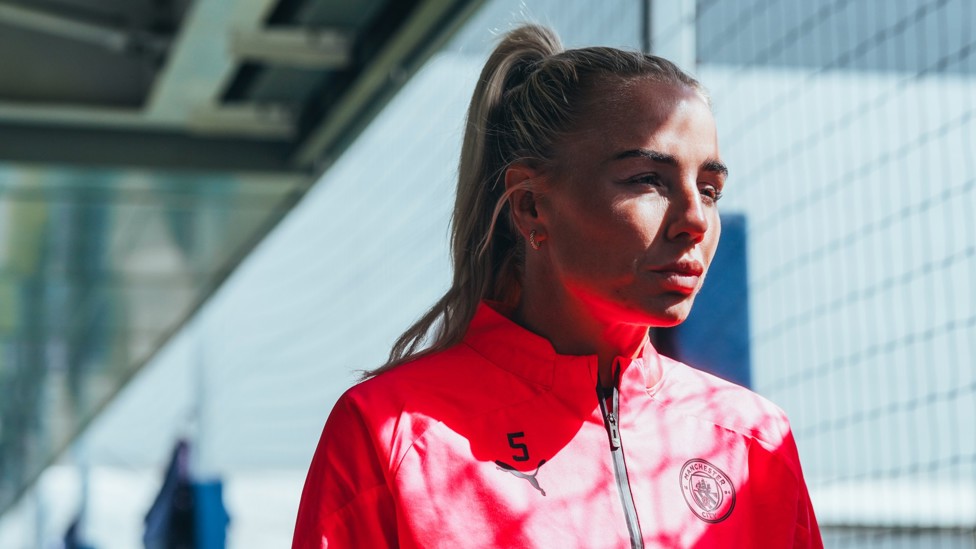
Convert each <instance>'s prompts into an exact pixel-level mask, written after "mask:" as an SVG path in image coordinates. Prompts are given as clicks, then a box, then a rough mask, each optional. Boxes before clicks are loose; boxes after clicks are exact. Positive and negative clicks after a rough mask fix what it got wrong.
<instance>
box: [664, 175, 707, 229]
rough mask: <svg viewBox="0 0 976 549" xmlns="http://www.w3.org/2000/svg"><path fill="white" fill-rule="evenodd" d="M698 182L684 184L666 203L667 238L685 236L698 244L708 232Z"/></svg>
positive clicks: (704, 207)
mask: <svg viewBox="0 0 976 549" xmlns="http://www.w3.org/2000/svg"><path fill="white" fill-rule="evenodd" d="M703 200H704V199H703V197H702V195H701V193H700V192H699V191H698V184H697V183H694V182H693V183H692V184H684V185H681V188H680V189H676V191H675V192H674V193H672V196H671V200H670V203H669V205H668V231H667V235H668V239H670V240H679V239H682V238H686V239H688V240H690V241H691V242H692V243H693V244H698V243H699V242H701V241H702V239H704V238H705V233H706V232H708V216H707V215H706V213H707V212H706V211H705V209H706V206H705V203H704V202H703Z"/></svg>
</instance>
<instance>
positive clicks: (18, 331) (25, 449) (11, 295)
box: [0, 165, 308, 511]
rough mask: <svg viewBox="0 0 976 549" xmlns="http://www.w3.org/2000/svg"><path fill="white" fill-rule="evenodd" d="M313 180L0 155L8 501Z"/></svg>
mask: <svg viewBox="0 0 976 549" xmlns="http://www.w3.org/2000/svg"><path fill="white" fill-rule="evenodd" d="M307 184H308V182H307V181H306V180H305V179H304V178H300V177H291V176H282V175H274V176H271V175H268V176H263V177H258V176H247V177H243V176H227V175H207V174H149V173H145V172H134V171H118V170H72V169H62V168H56V169H41V168H27V167H19V166H11V165H6V166H0V395H2V396H0V511H2V510H3V509H5V508H7V506H9V505H10V504H11V503H12V501H13V500H14V499H15V498H16V497H17V495H18V493H19V492H20V490H21V489H22V488H23V487H24V486H25V485H26V483H28V482H29V481H30V480H31V479H32V478H33V477H34V476H35V475H37V474H38V473H39V472H40V471H41V469H42V468H43V467H44V466H45V465H46V464H47V463H49V462H50V461H51V460H52V459H53V458H54V457H55V456H56V455H57V453H58V452H60V451H61V450H62V449H63V448H64V447H65V446H66V444H67V443H68V442H69V441H70V440H71V438H72V437H73V436H74V434H75V433H76V432H77V430H78V429H79V428H80V427H81V426H82V425H83V424H84V423H85V422H86V421H87V420H88V418H89V417H91V415H92V414H93V412H94V410H96V409H98V408H99V407H101V406H102V405H103V404H104V403H105V402H107V400H108V399H109V398H111V397H112V396H113V395H114V394H115V393H116V392H117V390H118V389H119V388H120V387H121V386H122V384H124V383H125V381H126V380H128V379H129V378H130V377H131V375H132V374H133V373H134V372H135V371H136V370H137V369H138V368H139V367H140V366H141V365H142V364H144V363H145V362H146V361H147V360H148V359H149V358H150V357H151V355H152V353H154V352H155V350H156V349H158V348H159V347H160V346H161V345H162V344H163V343H164V342H165V341H166V340H167V339H168V337H169V336H170V334H171V333H173V331H174V330H175V328H176V327H178V326H179V325H180V324H181V323H182V322H183V321H184V320H185V319H186V318H187V317H188V315H190V314H191V313H192V311H193V310H194V309H195V307H196V306H197V304H198V303H201V302H202V301H203V300H205V299H206V297H207V296H208V295H209V293H210V292H212V291H213V289H214V286H215V284H217V283H219V282H220V281H221V280H222V278H223V275H224V273H226V272H227V271H228V270H229V269H231V268H232V267H233V266H234V263H236V261H238V259H239V258H240V257H242V256H243V255H244V254H245V253H246V252H247V251H248V249H249V247H250V246H251V245H252V244H253V243H254V242H256V241H258V240H259V239H260V237H262V236H263V233H264V231H266V230H267V228H268V227H270V226H272V225H273V223H274V222H275V221H277V220H278V219H280V218H281V216H283V215H284V213H285V211H286V210H287V209H288V208H289V207H290V205H291V204H292V203H293V202H294V196H295V195H296V193H301V192H303V191H304V189H305V188H306V187H307Z"/></svg>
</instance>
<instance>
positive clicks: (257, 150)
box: [0, 0, 976, 549]
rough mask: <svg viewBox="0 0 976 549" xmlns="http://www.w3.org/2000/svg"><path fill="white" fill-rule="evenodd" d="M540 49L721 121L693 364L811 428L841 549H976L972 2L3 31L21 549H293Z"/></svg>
mask: <svg viewBox="0 0 976 549" xmlns="http://www.w3.org/2000/svg"><path fill="white" fill-rule="evenodd" d="M525 21H531V22H539V23H543V24H546V25H550V26H551V27H553V28H554V29H555V30H556V31H557V32H558V33H559V34H560V35H561V37H562V38H563V40H564V43H565V44H566V45H567V46H569V47H576V46H585V45H610V46H619V47H624V48H630V49H642V50H645V51H651V52H653V53H656V54H659V55H663V56H665V57H668V58H670V59H672V60H674V61H676V62H678V63H679V64H680V65H682V66H683V67H685V68H686V69H687V70H689V71H690V72H693V73H694V74H696V75H697V76H698V78H699V79H700V80H701V81H702V82H703V83H704V84H705V86H706V87H707V88H708V89H709V90H710V92H711V96H712V99H713V103H714V112H715V115H716V118H717V123H718V128H719V133H720V142H721V149H722V154H723V159H724V161H725V162H726V163H727V164H728V165H729V167H730V171H731V176H730V179H729V184H728V186H727V188H726V193H725V198H724V199H723V201H722V203H721V208H722V212H723V217H724V218H725V220H726V226H727V227H728V228H729V230H728V232H727V233H726V234H724V235H723V242H722V244H721V245H720V256H721V261H722V262H723V263H724V268H721V269H720V268H717V267H716V268H715V269H714V270H713V274H712V275H711V276H710V278H709V283H708V285H707V287H706V288H705V290H704V291H703V295H702V296H701V298H700V303H698V304H697V305H696V310H695V311H694V313H693V316H692V318H691V319H689V322H688V323H687V325H686V326H683V327H682V328H680V329H679V330H677V331H676V332H675V333H673V334H671V335H672V336H673V337H668V338H665V339H666V340H667V341H669V342H670V343H669V344H668V345H667V346H668V348H669V349H668V350H669V352H672V353H674V354H677V355H679V356H680V357H682V358H683V359H685V360H687V361H689V362H692V363H693V364H695V365H697V366H700V367H703V368H706V369H711V370H714V371H717V372H719V373H720V374H722V375H725V376H726V377H729V378H731V379H734V380H736V381H738V382H740V383H743V384H746V385H749V386H751V387H752V388H753V389H754V390H755V391H757V392H759V393H761V394H763V395H765V396H767V397H768V398H770V399H771V400H773V401H774V402H776V403H777V404H779V405H780V406H781V407H783V408H784V409H785V410H786V411H787V412H788V413H789V415H790V418H791V420H792V422H793V427H794V431H795V435H796V439H797V443H798V445H799V449H800V454H801V457H802V459H803V463H804V467H805V472H806V476H807V481H808V484H809V485H810V489H811V492H812V497H813V501H814V506H815V509H816V511H817V513H818V516H819V519H820V522H821V527H822V529H823V532H824V536H825V541H826V543H827V545H828V547H844V548H909V547H912V548H914V547H919V548H933V547H936V548H951V549H956V548H974V547H976V350H974V346H976V221H974V218H973V211H974V208H976V190H974V187H976V147H974V141H976V112H974V108H976V36H974V29H976V7H974V2H971V1H970V0H697V1H696V0H605V1H601V2H592V1H587V0H523V1H513V0H484V1H474V0H407V1H405V0H360V1H355V2H353V1H344V0H172V1H159V0H23V1H14V0H3V1H2V2H0V67H3V69H4V70H2V71H0V547H2V548H4V549H7V548H11V549H17V548H43V549H47V548H54V547H90V548H98V549H102V548H119V549H122V548H137V547H225V546H226V547H232V548H267V547H287V546H289V544H290V538H291V532H292V528H293V525H294V517H295V512H296V510H297V505H298V499H299V496H300V492H301V488H302V484H303V481H304V475H305V472H306V469H307V467H308V464H309V461H310V459H311V456H312V452H313V450H314V447H315V445H316V443H317V440H318V436H319V432H320V430H321V427H322V425H323V423H324V421H325V418H326V417H327V415H328V413H329V411H330V408H331V406H332V404H333V402H334V401H335V399H336V398H337V397H338V395H339V394H340V393H341V392H342V391H343V390H344V389H345V388H347V387H348V386H349V385H351V384H352V383H354V382H355V381H356V379H357V378H358V375H359V371H360V370H363V369H367V368H372V367H375V366H376V365H378V364H381V363H382V362H383V361H384V359H385V357H386V354H387V353H388V350H389V347H390V345H391V343H392V342H393V340H394V339H395V338H396V336H398V335H399V334H400V333H401V332H402V330H403V329H405V328H406V327H407V326H408V325H409V324H410V323H411V322H412V321H413V320H414V319H415V318H417V317H418V316H419V315H420V314H421V313H422V311H424V310H425V309H426V308H427V307H428V306H429V305H430V304H432V303H433V302H434V301H435V300H436V298H437V297H439V296H440V294H441V293H442V292H443V291H444V290H445V289H446V288H447V286H448V283H449V273H450V263H449V259H448V253H447V226H448V221H449V216H450V211H451V207H452V202H453V192H454V184H455V181H454V179H455V172H456V162H457V158H458V155H459V149H460V146H459V143H460V137H461V129H462V125H463V119H464V111H465V107H466V103H467V101H468V100H469V99H470V94H471V91H472V89H473V87H474V83H475V79H476V78H477V75H478V72H479V70H480V68H481V66H482V65H483V63H484V61H485V59H486V56H487V54H488V52H489V51H490V49H491V48H492V47H493V45H494V44H495V43H496V41H497V39H498V37H499V36H500V35H501V34H502V33H504V32H505V31H506V30H508V29H511V28H512V27H513V26H515V25H517V24H518V23H520V22H525ZM717 261H718V260H717ZM723 273H725V274H723ZM180 536H188V537H187V538H186V539H178V538H179V537H180Z"/></svg>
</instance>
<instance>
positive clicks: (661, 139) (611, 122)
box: [536, 81, 726, 326]
mask: <svg viewBox="0 0 976 549" xmlns="http://www.w3.org/2000/svg"><path fill="white" fill-rule="evenodd" d="M603 91H610V90H603ZM600 97H605V96H604V95H601V96H600ZM588 110H589V112H587V113H586V114H585V115H584V116H583V119H582V120H581V121H580V123H579V124H578V126H579V127H578V129H577V130H576V131H575V132H573V133H572V134H571V135H569V136H568V137H567V138H566V139H564V142H563V143H561V144H559V145H558V146H557V150H556V158H555V159H554V160H555V162H554V165H555V166H556V167H555V168H553V169H551V170H550V171H549V173H547V174H546V175H545V176H544V178H543V179H544V181H545V183H544V186H543V190H542V192H541V193H539V195H538V196H537V198H536V208H537V211H538V219H537V221H538V222H539V224H540V229H541V232H542V235H543V238H544V239H545V241H544V246H545V247H546V248H547V250H546V254H547V260H548V268H549V270H550V272H551V275H552V277H554V278H555V279H556V280H553V281H552V283H553V284H556V285H557V287H558V288H560V289H561V290H562V291H564V292H565V294H566V297H567V298H568V299H570V300H572V301H573V302H575V304H576V305H577V306H579V307H580V308H581V310H584V311H587V312H588V313H589V314H592V315H593V316H594V317H595V318H599V319H604V320H606V321H607V322H614V323H624V324H640V325H647V326H673V325H676V324H678V323H680V322H682V321H683V320H684V319H685V318H686V317H687V316H688V313H689V311H690V310H691V304H692V301H693V300H694V298H695V295H696V294H697V293H698V290H699V289H700V288H701V285H702V282H703V281H704V279H705V272H706V271H707V269H708V265H709V263H710V262H711V260H712V257H713V256H714V254H715V248H716V246H717V245H718V240H719V233H720V229H721V228H720V225H719V215H718V209H717V207H716V200H717V198H718V197H719V195H720V193H721V191H722V187H723V185H724V182H725V176H726V170H725V167H724V165H723V164H722V163H721V161H720V160H719V151H718V140H717V136H716V131H715V122H714V119H713V117H712V114H711V111H710V109H709V107H708V105H707V104H706V103H705V100H704V99H703V98H702V97H701V96H700V95H699V94H698V93H697V92H695V91H694V90H692V89H690V88H687V87H674V86H670V85H665V84H660V83H655V82H648V81H632V82H630V83H628V84H627V85H626V86H625V87H624V88H623V89H622V90H620V89H614V90H613V92H612V95H610V96H609V99H608V100H604V101H600V102H598V103H596V104H594V106H593V107H592V108H590V109H588Z"/></svg>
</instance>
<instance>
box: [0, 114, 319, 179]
mask: <svg viewBox="0 0 976 549" xmlns="http://www.w3.org/2000/svg"><path fill="white" fill-rule="evenodd" d="M290 150H291V144H290V143H288V142H286V141H281V140H274V141H269V140H257V139H229V138H206V137H200V136H188V135H185V134H180V133H176V132H161V131H155V132H153V131H140V132H136V131H123V130H110V129H100V130H95V129H83V128H74V127H43V128H42V127H37V126H31V125H13V124H11V125H4V127H3V131H0V160H2V161H8V162H17V163H30V164H45V165H51V164H54V165H58V164H60V165H76V166H89V167H90V166H100V167H124V168H137V169H138V168H159V169H165V170H174V171H205V172H209V171H228V172H235V173H243V172H254V173H281V172H287V173H293V174H295V173H301V172H300V171H299V170H296V169H294V168H293V167H292V166H291V165H289V164H288V154H289V152H290Z"/></svg>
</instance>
